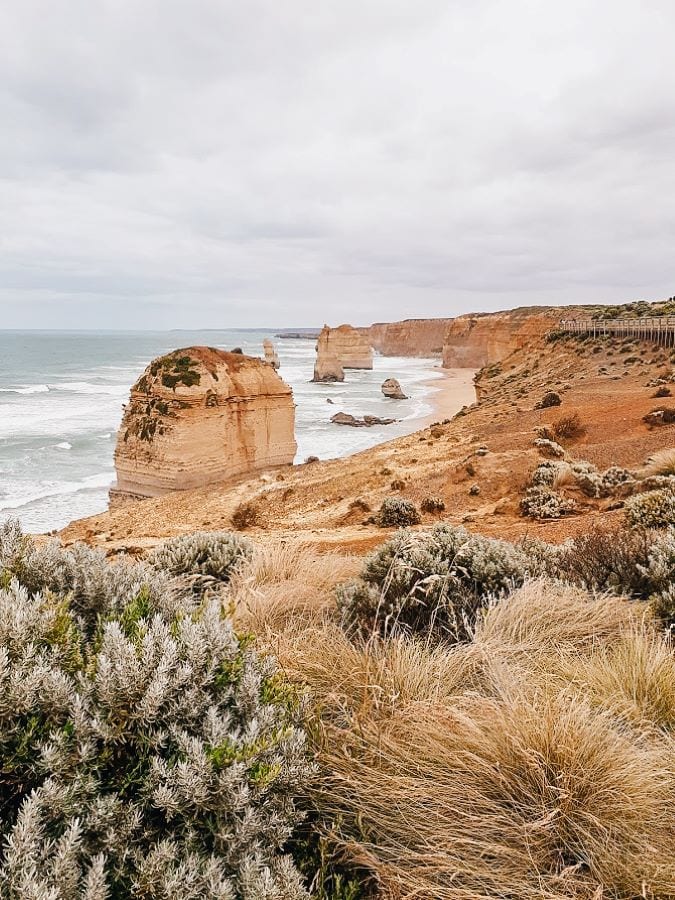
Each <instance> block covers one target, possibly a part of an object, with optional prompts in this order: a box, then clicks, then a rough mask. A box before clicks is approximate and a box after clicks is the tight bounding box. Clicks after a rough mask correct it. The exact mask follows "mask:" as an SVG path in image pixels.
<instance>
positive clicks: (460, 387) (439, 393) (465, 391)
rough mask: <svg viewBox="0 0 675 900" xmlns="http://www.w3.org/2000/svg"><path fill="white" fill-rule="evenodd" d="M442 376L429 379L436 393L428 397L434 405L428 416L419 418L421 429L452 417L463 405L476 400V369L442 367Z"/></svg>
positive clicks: (468, 404) (430, 385)
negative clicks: (474, 379) (474, 378)
mask: <svg viewBox="0 0 675 900" xmlns="http://www.w3.org/2000/svg"><path fill="white" fill-rule="evenodd" d="M438 371H439V372H441V373H442V375H443V377H442V378H433V379H430V380H429V381H427V384H428V385H429V387H431V388H433V390H434V393H433V394H431V395H430V396H429V397H428V402H429V403H430V404H431V406H432V407H433V410H432V412H431V413H429V415H428V416H425V417H424V418H422V419H420V420H419V429H420V430H421V429H422V428H427V427H428V426H429V425H431V424H432V423H433V422H442V421H443V420H444V419H451V418H452V417H453V416H454V415H455V414H456V413H457V412H459V410H460V409H461V408H462V407H463V406H470V405H471V404H472V403H474V402H475V400H476V391H475V389H474V385H473V377H474V375H475V374H476V370H475V369H442V368H440V367H439V369H438Z"/></svg>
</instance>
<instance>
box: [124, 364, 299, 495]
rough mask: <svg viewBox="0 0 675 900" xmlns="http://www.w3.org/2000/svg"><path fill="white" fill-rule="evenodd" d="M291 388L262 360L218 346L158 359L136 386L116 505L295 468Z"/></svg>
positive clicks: (127, 420) (127, 422)
mask: <svg viewBox="0 0 675 900" xmlns="http://www.w3.org/2000/svg"><path fill="white" fill-rule="evenodd" d="M294 425H295V407H294V404H293V394H292V391H291V389H290V388H289V387H288V385H286V384H285V383H284V382H283V381H282V379H281V378H280V377H279V376H278V375H277V373H276V372H275V370H274V369H273V368H272V367H271V366H269V365H267V364H266V363H265V362H263V361H262V360H260V359H254V358H252V357H248V356H244V355H242V354H238V353H228V352H226V351H224V350H215V349H212V348H210V347H189V348H187V349H184V350H176V351H174V352H173V353H170V354H168V355H167V356H162V357H160V358H159V359H156V360H154V361H153V362H152V363H151V364H150V365H149V366H148V368H147V369H146V370H145V372H144V373H143V375H142V376H141V377H140V378H139V379H138V381H137V382H136V384H135V385H134V386H133V387H132V389H131V398H130V401H129V403H128V404H127V406H126V408H125V411H124V416H123V419H122V424H121V426H120V430H119V433H118V436H117V446H116V448H115V468H116V470H117V483H116V485H115V486H114V487H113V489H112V490H111V492H110V498H111V503H116V502H118V501H120V500H123V499H137V498H143V497H155V496H158V495H161V494H164V493H167V492H169V491H176V490H185V489H187V488H194V487H201V486H204V485H208V484H212V483H214V482H218V481H225V480H227V479H228V478H231V477H232V476H234V475H239V474H241V473H245V472H251V471H254V470H257V469H266V468H270V467H273V466H281V465H287V464H289V463H292V462H293V458H294V456H295V451H296V443H295V436H294Z"/></svg>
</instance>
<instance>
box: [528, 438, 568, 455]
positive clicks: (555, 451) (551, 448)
mask: <svg viewBox="0 0 675 900" xmlns="http://www.w3.org/2000/svg"><path fill="white" fill-rule="evenodd" d="M533 443H534V446H535V447H536V448H537V450H539V452H540V453H542V454H543V455H544V456H552V457H556V458H557V459H561V458H562V457H563V456H564V455H565V448H564V447H561V446H560V444H559V443H557V441H549V440H548V439H547V438H535V439H534V441H533Z"/></svg>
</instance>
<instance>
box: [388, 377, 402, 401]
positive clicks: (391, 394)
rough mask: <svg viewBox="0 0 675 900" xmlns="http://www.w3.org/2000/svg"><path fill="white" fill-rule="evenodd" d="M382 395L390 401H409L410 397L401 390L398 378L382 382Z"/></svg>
mask: <svg viewBox="0 0 675 900" xmlns="http://www.w3.org/2000/svg"><path fill="white" fill-rule="evenodd" d="M382 393H383V394H384V396H385V397H388V398H389V399H390V400H407V399H408V397H407V395H406V394H404V393H403V391H402V390H401V385H400V384H399V381H398V379H397V378H387V379H386V381H383V382H382Z"/></svg>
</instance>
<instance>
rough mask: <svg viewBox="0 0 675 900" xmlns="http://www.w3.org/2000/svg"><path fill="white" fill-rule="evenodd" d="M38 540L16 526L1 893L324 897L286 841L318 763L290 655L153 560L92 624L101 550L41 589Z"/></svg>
mask: <svg viewBox="0 0 675 900" xmlns="http://www.w3.org/2000/svg"><path fill="white" fill-rule="evenodd" d="M38 549H39V548H36V547H35V546H34V545H33V544H32V542H31V541H30V540H29V539H27V538H26V537H25V536H23V535H21V533H20V531H19V529H18V528H17V526H15V525H10V526H5V527H4V528H3V529H2V532H1V533H0V571H1V572H2V587H0V678H1V680H2V691H1V692H0V767H1V771H2V773H3V774H2V782H1V787H0V794H1V796H2V804H3V813H2V817H1V818H0V832H1V833H2V846H1V848H0V895H1V896H2V897H6V898H8V900H9V898H19V897H21V898H34V900H51V898H53V900H57V898H58V900H105V898H126V897H129V898H139V900H167V898H175V897H180V898H184V900H201V898H207V900H224V898H235V897H236V898H242V900H243V898H246V900H258V898H262V897H266V898H272V897H283V898H289V900H295V898H297V900H300V898H304V897H306V893H305V891H304V889H303V887H302V884H301V879H300V876H299V874H298V872H297V870H296V868H295V866H294V864H293V862H292V860H291V859H290V857H289V856H287V855H286V854H285V853H284V847H285V845H286V844H287V842H288V839H289V837H290V835H291V832H292V830H293V828H294V826H295V824H296V823H297V822H298V821H299V819H300V818H301V816H300V814H299V812H298V809H297V807H296V796H297V795H298V793H299V791H300V789H301V788H303V789H304V783H305V781H306V779H307V778H308V776H309V775H310V773H311V771H312V769H311V765H310V764H309V763H308V759H307V756H306V751H305V737H304V733H303V732H302V731H301V730H300V729H299V728H298V726H297V721H296V720H297V712H296V704H295V701H294V699H293V696H294V695H293V694H292V693H291V691H290V688H289V687H288V686H286V684H285V682H284V681H283V680H282V679H281V676H280V674H279V672H278V670H277V669H276V668H275V665H274V663H273V661H272V660H271V659H269V658H265V657H262V656H260V655H259V654H258V653H256V652H255V650H253V649H252V648H251V647H250V646H249V643H248V642H247V641H245V640H242V639H240V638H239V637H238V636H237V635H236V633H235V632H234V631H233V629H232V625H231V622H230V621H229V620H228V619H227V618H225V617H224V616H223V612H222V607H221V605H220V604H219V603H218V602H217V601H211V602H209V601H202V602H196V601H195V598H194V595H193V594H192V593H191V592H187V593H185V594H181V595H179V596H178V597H174V598H173V600H172V602H171V603H170V604H168V605H167V604H166V603H165V602H164V597H163V594H162V592H161V591H159V592H158V591H157V590H156V587H157V585H153V584H152V577H153V576H152V569H150V568H149V567H145V568H144V570H143V571H144V573H146V574H147V573H149V581H147V582H145V583H143V584H142V585H141V586H140V587H139V588H138V589H137V590H136V593H135V595H134V596H130V595H129V584H130V581H129V579H128V578H126V577H124V575H123V567H124V565H125V564H124V563H123V562H118V563H116V564H114V565H111V566H110V569H111V574H110V578H109V580H107V581H105V580H104V581H102V582H101V584H102V585H103V588H102V590H101V591H100V592H98V593H97V594H96V597H95V598H92V599H96V600H97V621H96V625H95V628H94V629H93V630H91V629H90V628H89V627H85V626H84V625H83V620H82V619H81V617H80V615H79V610H78V607H77V606H76V605H74V603H73V596H74V595H73V592H72V591H71V590H70V589H69V588H68V586H67V579H68V577H70V576H72V571H73V567H74V562H73V560H74V559H84V558H85V557H84V556H78V555H77V554H78V552H79V551H76V550H75V549H71V550H67V551H66V550H62V551H60V552H61V554H62V557H63V558H62V571H63V572H64V573H66V575H65V576H64V578H63V581H62V582H61V586H59V585H58V584H57V581H56V578H55V577H54V572H53V571H51V572H49V573H47V574H46V576H45V577H44V578H43V579H42V581H43V588H42V589H41V592H40V593H38V592H35V591H34V589H33V584H34V583H35V581H36V580H39V579H38V578H37V573H36V569H35V566H36V564H37V555H36V554H37V553H38ZM49 552H50V555H49V557H48V561H49V564H50V565H51V566H54V565H56V564H58V557H59V549H58V548H57V547H54V546H51V547H50V548H49ZM90 559H91V560H94V561H95V560H96V559H97V557H96V556H91V557H90ZM130 568H131V569H132V570H133V571H134V577H136V575H138V574H140V570H139V569H138V567H137V566H135V565H132V566H130ZM23 572H25V573H27V575H28V577H29V579H30V585H31V586H30V588H29V586H28V584H26V583H22V577H23V575H22V573H23ZM69 573H70V575H69ZM116 578H120V579H121V583H120V586H119V589H118V590H116V589H115V579H116ZM70 580H71V583H73V579H72V577H71V578H70ZM47 582H49V584H50V585H51V586H49V587H48V586H47ZM74 583H75V585H76V587H77V586H78V582H77V580H75V582H74Z"/></svg>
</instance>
